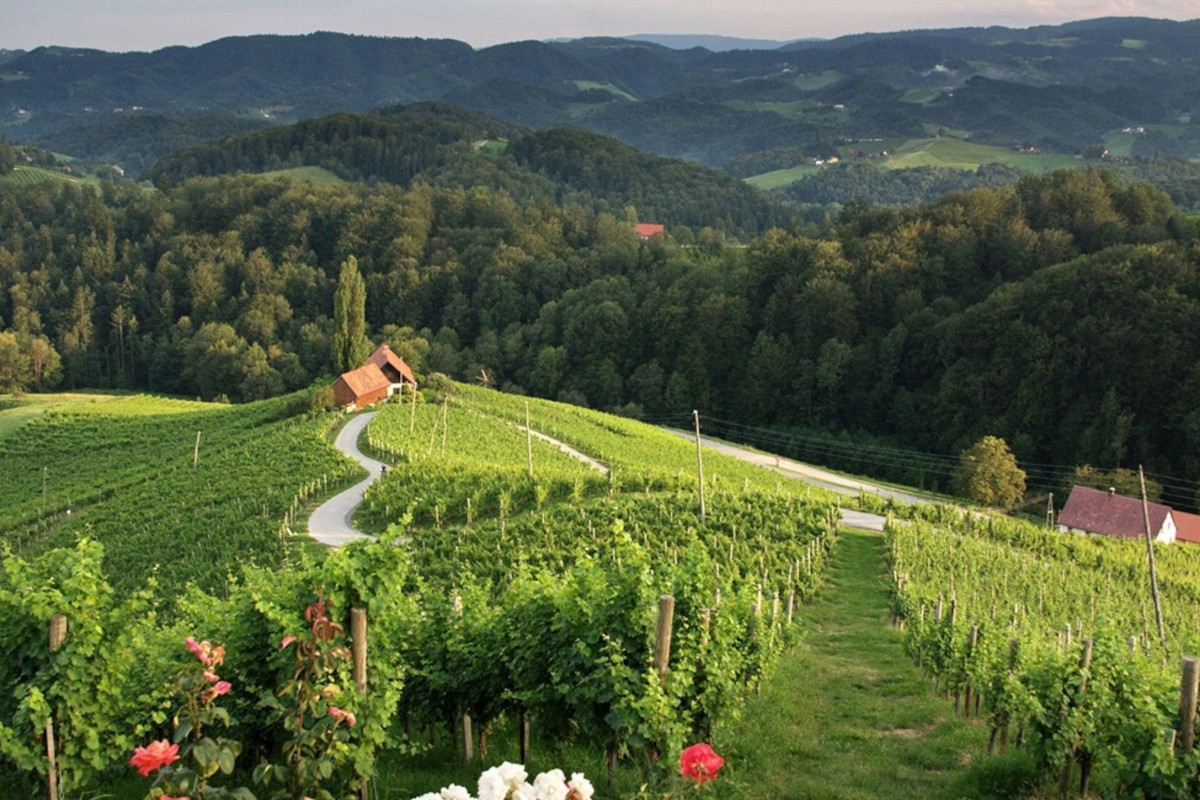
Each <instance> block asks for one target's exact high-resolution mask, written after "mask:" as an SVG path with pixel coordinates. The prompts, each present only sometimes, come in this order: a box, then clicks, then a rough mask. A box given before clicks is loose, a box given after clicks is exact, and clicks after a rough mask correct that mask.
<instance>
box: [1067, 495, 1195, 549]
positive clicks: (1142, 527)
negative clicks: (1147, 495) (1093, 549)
mask: <svg viewBox="0 0 1200 800" xmlns="http://www.w3.org/2000/svg"><path fill="white" fill-rule="evenodd" d="M1148 508H1149V512H1150V535H1151V536H1152V537H1153V538H1154V540H1155V541H1158V542H1173V541H1175V536H1176V528H1175V519H1174V517H1173V516H1172V513H1171V509H1170V508H1168V507H1167V506H1164V505H1162V504H1161V503H1149V504H1148ZM1058 528H1059V530H1062V531H1074V532H1076V533H1099V534H1103V535H1105V536H1116V537H1119V538H1121V539H1134V538H1140V537H1144V536H1145V535H1146V524H1145V519H1144V516H1143V514H1142V501H1141V500H1137V499H1134V498H1132V497H1126V496H1125V495H1121V494H1117V493H1116V491H1115V490H1113V489H1109V490H1108V491H1107V492H1104V491H1101V490H1099V489H1092V488H1089V487H1087V486H1076V487H1074V488H1072V489H1071V496H1070V497H1068V498H1067V504H1066V505H1065V506H1063V510H1062V513H1060V514H1059V515H1058Z"/></svg>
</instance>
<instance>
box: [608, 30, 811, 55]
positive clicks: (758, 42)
mask: <svg viewBox="0 0 1200 800" xmlns="http://www.w3.org/2000/svg"><path fill="white" fill-rule="evenodd" d="M621 38H623V39H631V40H633V41H635V42H650V43H651V44H661V45H662V46H663V47H670V48H671V49H672V50H691V49H692V48H694V47H702V48H704V49H705V50H711V51H712V52H714V53H724V52H726V51H728V50H777V49H779V48H780V47H783V46H784V45H785V44H791V43H792V42H795V41H799V40H798V39H786V40H782V41H781V40H777V39H741V38H739V37H737V36H714V35H711V34H695V35H690V34H680V33H635V34H633V35H632V36H623V37H621ZM809 41H819V40H817V39H810V40H809Z"/></svg>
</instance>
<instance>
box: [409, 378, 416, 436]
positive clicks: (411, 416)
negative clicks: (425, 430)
mask: <svg viewBox="0 0 1200 800" xmlns="http://www.w3.org/2000/svg"><path fill="white" fill-rule="evenodd" d="M411 405H412V409H411V410H410V411H409V413H408V432H409V433H412V432H413V431H414V430H416V427H417V387H416V386H413V387H412V403H411Z"/></svg>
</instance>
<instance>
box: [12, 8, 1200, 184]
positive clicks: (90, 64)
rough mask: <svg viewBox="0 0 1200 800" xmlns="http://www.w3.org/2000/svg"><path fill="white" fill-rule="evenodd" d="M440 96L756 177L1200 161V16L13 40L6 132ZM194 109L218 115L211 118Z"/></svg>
mask: <svg viewBox="0 0 1200 800" xmlns="http://www.w3.org/2000/svg"><path fill="white" fill-rule="evenodd" d="M771 45H774V47H773V48H772V49H761V47H766V46H771ZM425 100H436V101H441V102H446V103H451V104H454V105H457V106H460V107H462V108H465V109H469V110H473V111H478V112H483V113H486V114H488V115H490V116H492V117H495V118H498V119H500V120H504V121H506V122H508V123H513V124H519V125H525V126H532V127H549V126H561V125H570V126H576V127H583V128H587V129H591V130H593V131H596V132H600V133H604V134H607V135H610V136H614V137H616V138H618V139H620V140H621V141H623V142H626V143H628V144H631V145H633V146H634V147H637V148H639V149H641V150H645V151H648V152H651V153H656V154H660V155H666V156H674V157H682V158H685V159H690V160H693V161H698V162H701V163H704V164H708V165H711V166H717V167H723V168H729V167H731V166H733V165H740V169H738V170H736V171H737V172H738V173H739V174H748V173H749V172H752V171H753V170H749V169H748V168H747V164H746V161H747V159H752V160H753V164H754V165H755V166H754V170H757V171H760V172H761V171H767V170H773V169H784V168H788V167H792V166H796V165H802V164H804V163H812V161H813V160H814V159H820V158H822V157H828V155H829V154H831V153H834V152H837V151H838V148H843V149H844V148H845V147H846V145H847V143H854V142H860V141H861V142H867V143H871V144H868V145H865V146H863V147H861V148H859V149H861V150H863V151H872V152H874V151H883V150H886V149H887V148H888V146H889V145H888V144H887V143H888V142H903V141H905V140H909V139H913V138H920V137H929V136H934V135H943V136H952V137H956V138H958V139H962V140H969V141H971V142H973V143H979V144H989V145H997V146H1001V147H1004V148H1021V149H1023V150H1026V151H1037V152H1044V153H1059V154H1068V155H1070V154H1075V153H1079V152H1081V151H1084V150H1085V149H1087V148H1097V147H1099V148H1100V150H1101V151H1103V150H1105V149H1108V148H1112V149H1113V152H1114V154H1121V155H1125V156H1131V157H1137V156H1148V157H1149V156H1161V155H1167V156H1180V157H1184V158H1196V157H1198V156H1200V21H1192V22H1171V21H1163V20H1151V19H1142V18H1105V19H1096V20H1087V21H1081V22H1073V23H1068V24H1065V25H1057V26H1042V27H1036V28H1029V29H1012V28H1002V27H989V28H961V29H948V30H927V31H907V32H902V33H886V34H861V35H854V36H845V37H840V38H837V39H831V40H802V41H794V42H789V43H781V42H780V43H776V42H761V41H754V40H741V39H732V38H729V37H703V36H696V37H669V36H650V35H638V36H633V37H628V38H585V39H577V40H572V41H564V42H534V41H526V42H514V43H509V44H502V45H497V46H495V47H488V48H484V49H479V50H476V49H474V48H472V47H471V46H469V45H467V44H466V43H464V42H459V41H454V40H446V39H398V38H379V37H367V36H350V35H345V34H338V33H314V34H310V35H307V36H247V37H233V38H227V39H221V40H218V41H214V42H211V43H208V44H205V45H202V46H199V47H169V48H165V49H162V50H158V51H155V52H152V53H106V52H102V51H98V50H85V49H74V48H62V47H41V48H37V49H35V50H32V51H30V52H28V53H15V52H13V53H4V54H0V136H3V137H5V138H8V139H10V140H17V141H29V142H32V143H38V144H42V145H44V146H47V147H51V148H53V149H55V150H57V151H59V152H65V153H67V154H69V155H74V156H80V157H84V158H95V159H105V158H121V159H122V160H123V163H125V164H126V166H127V167H128V166H129V165H130V164H135V163H136V167H137V168H147V167H148V166H149V165H150V163H152V162H153V160H154V159H155V158H157V157H159V156H161V155H165V154H166V153H167V152H170V151H171V150H173V149H175V148H177V147H179V146H184V145H188V144H195V143H198V142H200V141H206V140H209V139H212V138H216V137H218V136H223V135H229V134H232V133H237V132H239V131H244V130H246V129H247V127H254V126H272V125H278V124H283V123H293V122H297V121H300V120H303V119H310V118H315V117H320V116H323V115H327V114H331V113H336V112H366V111H369V110H372V109H376V108H380V107H386V106H393V105H396V104H399V103H407V102H413V101H425ZM192 120H203V122H202V123H199V124H197V125H196V126H195V131H194V132H190V131H191V124H192V123H191V121H192ZM164 131H167V132H169V136H168V135H166V134H164ZM879 143H882V144H879ZM135 171H136V168H135Z"/></svg>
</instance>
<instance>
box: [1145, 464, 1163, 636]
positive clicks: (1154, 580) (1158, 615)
mask: <svg viewBox="0 0 1200 800" xmlns="http://www.w3.org/2000/svg"><path fill="white" fill-rule="evenodd" d="M1138 480H1139V481H1141V484H1142V520H1143V521H1144V522H1145V525H1146V554H1147V556H1148V557H1149V559H1150V594H1151V595H1152V596H1153V597H1154V617H1155V619H1156V620H1157V621H1158V641H1159V642H1160V643H1161V644H1162V649H1163V657H1164V658H1165V657H1166V654H1167V633H1166V630H1164V628H1163V617H1162V604H1161V603H1160V602H1159V599H1158V576H1157V575H1156V574H1155V572H1154V540H1153V539H1152V538H1151V536H1150V503H1149V501H1148V500H1147V499H1146V474H1145V473H1144V472H1142V465H1141V464H1138Z"/></svg>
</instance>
